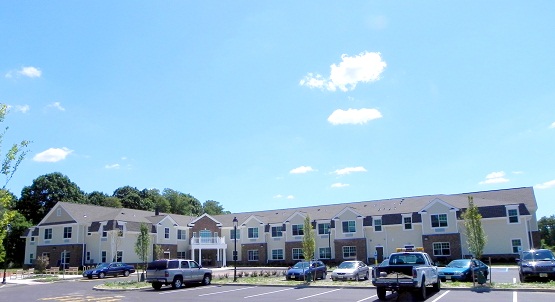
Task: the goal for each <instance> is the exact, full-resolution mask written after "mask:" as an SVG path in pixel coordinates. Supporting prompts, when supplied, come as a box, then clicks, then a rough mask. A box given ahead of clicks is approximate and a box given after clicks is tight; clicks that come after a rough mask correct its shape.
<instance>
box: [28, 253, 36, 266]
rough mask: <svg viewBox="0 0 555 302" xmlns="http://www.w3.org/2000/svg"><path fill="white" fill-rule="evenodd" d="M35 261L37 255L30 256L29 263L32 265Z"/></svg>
mask: <svg viewBox="0 0 555 302" xmlns="http://www.w3.org/2000/svg"><path fill="white" fill-rule="evenodd" d="M34 261H35V255H34V254H29V262H30V263H31V264H32V263H33V262H34Z"/></svg>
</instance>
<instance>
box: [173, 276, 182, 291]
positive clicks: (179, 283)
mask: <svg viewBox="0 0 555 302" xmlns="http://www.w3.org/2000/svg"><path fill="white" fill-rule="evenodd" d="M182 286H183V280H181V278H180V277H175V279H173V282H172V288H173V289H179V288H181V287H182Z"/></svg>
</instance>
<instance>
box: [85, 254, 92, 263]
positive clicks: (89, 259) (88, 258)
mask: <svg viewBox="0 0 555 302" xmlns="http://www.w3.org/2000/svg"><path fill="white" fill-rule="evenodd" d="M85 260H86V261H87V262H90V261H91V252H87V253H85Z"/></svg>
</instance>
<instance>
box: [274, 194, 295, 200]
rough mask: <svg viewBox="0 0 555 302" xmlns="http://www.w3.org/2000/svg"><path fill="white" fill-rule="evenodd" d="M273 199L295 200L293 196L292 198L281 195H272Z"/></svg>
mask: <svg viewBox="0 0 555 302" xmlns="http://www.w3.org/2000/svg"><path fill="white" fill-rule="evenodd" d="M274 198H275V199H281V198H285V199H295V196H293V195H287V196H283V195H281V194H277V195H274Z"/></svg>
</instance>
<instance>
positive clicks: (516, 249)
mask: <svg viewBox="0 0 555 302" xmlns="http://www.w3.org/2000/svg"><path fill="white" fill-rule="evenodd" d="M511 245H512V247H513V253H515V254H518V253H520V251H521V250H522V241H521V240H520V239H511Z"/></svg>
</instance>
